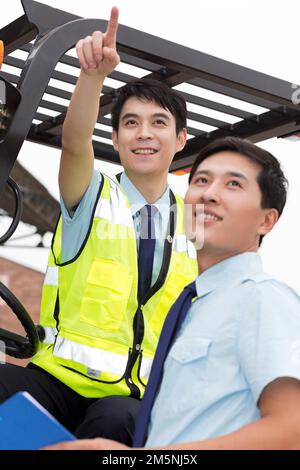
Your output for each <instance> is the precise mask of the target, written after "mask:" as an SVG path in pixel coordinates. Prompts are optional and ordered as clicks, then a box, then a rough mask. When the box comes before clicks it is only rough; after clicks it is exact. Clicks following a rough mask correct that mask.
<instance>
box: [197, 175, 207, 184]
mask: <svg viewBox="0 0 300 470" xmlns="http://www.w3.org/2000/svg"><path fill="white" fill-rule="evenodd" d="M207 182H208V179H207V178H205V176H198V177H197V178H196V179H195V180H194V183H200V184H206V183H207Z"/></svg>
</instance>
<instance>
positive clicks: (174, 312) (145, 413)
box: [133, 281, 197, 447]
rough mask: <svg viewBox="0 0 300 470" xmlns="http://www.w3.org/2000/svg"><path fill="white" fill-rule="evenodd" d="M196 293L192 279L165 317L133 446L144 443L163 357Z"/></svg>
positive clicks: (139, 445) (157, 388)
mask: <svg viewBox="0 0 300 470" xmlns="http://www.w3.org/2000/svg"><path fill="white" fill-rule="evenodd" d="M196 295H197V292H196V284H195V281H194V282H192V283H191V284H189V285H188V286H186V287H185V288H184V290H183V291H182V293H181V294H180V296H179V297H178V299H177V300H176V302H175V303H174V304H173V305H172V307H171V309H170V310H169V313H168V315H167V317H166V319H165V322H164V325H163V329H162V332H161V335H160V339H159V342H158V345H157V349H156V353H155V356H154V360H153V364H152V368H151V372H150V377H149V381H148V385H147V387H146V390H145V395H144V397H143V399H142V403H141V407H140V411H139V414H138V417H137V421H136V425H135V433H134V440H133V447H143V446H144V444H145V439H146V436H147V429H148V424H149V421H150V415H151V410H152V406H153V403H154V400H155V397H156V395H157V392H158V390H159V386H160V383H161V380H162V376H163V366H164V362H165V359H166V357H167V354H168V352H169V350H170V348H171V346H172V343H173V341H174V340H175V338H176V334H177V332H178V331H179V328H180V326H181V324H182V322H183V320H184V319H185V317H186V314H187V312H188V310H189V308H190V306H191V303H192V300H193V298H194V297H196Z"/></svg>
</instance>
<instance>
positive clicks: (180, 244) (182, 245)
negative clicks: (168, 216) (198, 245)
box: [173, 234, 197, 259]
mask: <svg viewBox="0 0 300 470" xmlns="http://www.w3.org/2000/svg"><path fill="white" fill-rule="evenodd" d="M173 250H174V251H177V252H178V253H184V252H186V253H188V255H189V257H190V258H193V259H196V258H197V253H196V250H195V247H194V245H193V244H192V243H191V242H190V241H188V240H187V238H186V236H185V235H183V234H176V235H175V237H174V242H173Z"/></svg>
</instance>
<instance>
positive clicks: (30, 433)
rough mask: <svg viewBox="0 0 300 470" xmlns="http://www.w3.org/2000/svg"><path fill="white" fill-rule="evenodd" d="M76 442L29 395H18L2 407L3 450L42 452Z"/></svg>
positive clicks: (0, 435)
mask: <svg viewBox="0 0 300 470" xmlns="http://www.w3.org/2000/svg"><path fill="white" fill-rule="evenodd" d="M75 439H76V438H75V436H73V435H72V434H71V433H70V432H69V431H68V430H67V429H66V428H65V427H64V426H62V425H61V424H60V423H59V422H58V421H57V420H56V419H55V418H54V417H53V416H52V415H51V414H50V413H49V412H48V411H47V410H46V409H45V408H44V407H43V406H42V405H40V404H39V403H38V402H37V401H36V400H35V399H34V398H33V397H32V396H31V395H30V394H29V393H27V392H19V393H16V394H15V395H13V396H12V397H10V398H9V399H8V400H6V401H5V402H3V403H2V404H1V405H0V450H38V449H40V448H41V447H44V446H47V445H51V444H56V443H58V442H62V441H73V440H75Z"/></svg>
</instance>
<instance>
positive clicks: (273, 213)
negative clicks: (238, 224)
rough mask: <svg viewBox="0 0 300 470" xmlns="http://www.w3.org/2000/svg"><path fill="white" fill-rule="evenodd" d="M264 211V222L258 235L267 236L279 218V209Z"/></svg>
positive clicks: (259, 228)
mask: <svg viewBox="0 0 300 470" xmlns="http://www.w3.org/2000/svg"><path fill="white" fill-rule="evenodd" d="M263 211H264V215H263V221H262V222H261V224H260V225H259V227H258V231H257V234H258V235H266V234H267V233H269V232H271V230H272V229H273V227H274V225H275V224H276V222H277V220H278V218H279V213H278V210H277V209H263Z"/></svg>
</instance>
